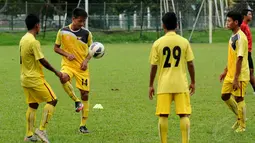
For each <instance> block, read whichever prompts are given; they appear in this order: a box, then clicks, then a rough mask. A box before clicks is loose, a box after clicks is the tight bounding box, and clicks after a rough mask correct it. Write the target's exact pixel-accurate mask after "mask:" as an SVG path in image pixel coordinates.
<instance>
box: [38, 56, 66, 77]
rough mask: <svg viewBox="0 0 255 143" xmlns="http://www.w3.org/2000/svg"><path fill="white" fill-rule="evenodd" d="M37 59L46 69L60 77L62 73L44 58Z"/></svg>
mask: <svg viewBox="0 0 255 143" xmlns="http://www.w3.org/2000/svg"><path fill="white" fill-rule="evenodd" d="M39 61H40V63H41V64H42V65H43V66H44V67H45V68H46V69H48V70H50V71H52V72H54V73H55V74H56V75H57V76H58V77H59V78H62V73H61V72H59V71H57V70H56V69H55V68H53V67H52V66H51V64H50V63H49V62H48V61H47V60H46V59H45V58H42V59H40V60H39Z"/></svg>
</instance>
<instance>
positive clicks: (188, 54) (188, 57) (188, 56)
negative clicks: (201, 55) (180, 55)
mask: <svg viewBox="0 0 255 143" xmlns="http://www.w3.org/2000/svg"><path fill="white" fill-rule="evenodd" d="M192 60H194V54H193V51H192V49H191V46H190V43H189V42H188V47H187V50H186V61H187V62H189V61H192Z"/></svg>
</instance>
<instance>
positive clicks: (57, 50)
mask: <svg viewBox="0 0 255 143" xmlns="http://www.w3.org/2000/svg"><path fill="white" fill-rule="evenodd" d="M54 51H55V52H56V53H58V54H60V55H62V56H65V57H66V58H67V59H68V60H69V61H72V60H75V56H74V55H73V54H70V53H67V52H65V51H64V50H62V49H61V48H60V45H57V44H55V46H54Z"/></svg>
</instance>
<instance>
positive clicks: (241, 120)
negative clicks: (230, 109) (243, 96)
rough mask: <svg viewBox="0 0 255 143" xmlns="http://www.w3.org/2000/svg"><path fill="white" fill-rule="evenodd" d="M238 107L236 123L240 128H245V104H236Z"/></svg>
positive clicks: (243, 102) (242, 102)
mask: <svg viewBox="0 0 255 143" xmlns="http://www.w3.org/2000/svg"><path fill="white" fill-rule="evenodd" d="M237 105H238V121H239V125H240V126H241V127H242V128H245V127H246V124H245V121H246V104H245V101H244V100H243V101H241V102H238V103H237Z"/></svg>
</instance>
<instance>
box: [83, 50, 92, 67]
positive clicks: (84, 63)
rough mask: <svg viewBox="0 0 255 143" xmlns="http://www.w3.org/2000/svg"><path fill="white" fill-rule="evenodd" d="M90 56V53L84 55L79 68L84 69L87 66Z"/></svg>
mask: <svg viewBox="0 0 255 143" xmlns="http://www.w3.org/2000/svg"><path fill="white" fill-rule="evenodd" d="M91 58H92V57H91V55H90V54H88V55H87V57H86V59H85V60H84V61H83V62H82V64H81V70H84V71H85V70H86V69H87V68H88V63H89V60H90V59H91Z"/></svg>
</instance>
